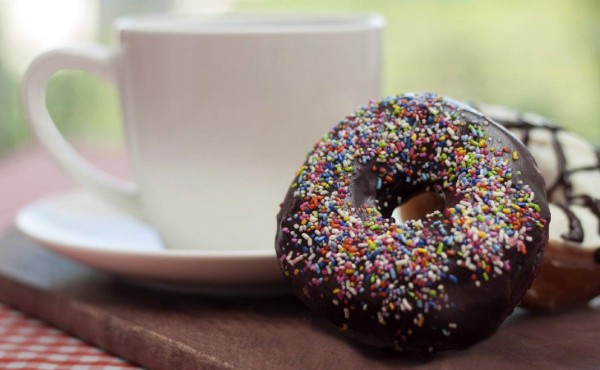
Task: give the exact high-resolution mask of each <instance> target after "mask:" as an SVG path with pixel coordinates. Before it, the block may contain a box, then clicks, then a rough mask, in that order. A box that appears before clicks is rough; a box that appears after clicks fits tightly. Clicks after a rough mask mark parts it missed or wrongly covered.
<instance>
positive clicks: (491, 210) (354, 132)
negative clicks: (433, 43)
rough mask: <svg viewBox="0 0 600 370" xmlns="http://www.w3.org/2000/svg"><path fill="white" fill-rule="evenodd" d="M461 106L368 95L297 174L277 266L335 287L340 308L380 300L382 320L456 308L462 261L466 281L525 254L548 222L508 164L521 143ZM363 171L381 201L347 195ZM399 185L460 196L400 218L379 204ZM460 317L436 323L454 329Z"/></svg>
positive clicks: (419, 97) (488, 275) (420, 317)
mask: <svg viewBox="0 0 600 370" xmlns="http://www.w3.org/2000/svg"><path fill="white" fill-rule="evenodd" d="M468 109H469V108H466V107H465V106H462V105H459V104H458V103H454V102H452V101H450V100H448V99H444V98H442V97H439V96H436V95H432V94H411V95H400V96H394V97H389V98H386V99H384V100H382V101H379V102H375V101H373V102H370V103H369V104H368V105H367V106H363V107H361V108H360V109H358V110H357V111H356V112H355V113H354V114H353V115H350V116H348V117H346V118H345V119H344V120H342V121H341V122H340V123H339V125H337V126H336V127H335V128H334V129H333V130H332V131H331V132H329V133H328V134H327V135H326V136H325V137H324V138H323V140H322V141H320V142H319V143H317V144H316V145H315V147H314V148H313V150H312V151H311V152H310V153H309V154H308V158H307V161H306V163H305V165H303V166H302V167H301V168H300V169H299V171H298V172H297V174H296V179H295V181H294V182H293V184H292V189H293V196H294V199H296V200H297V201H299V202H300V206H299V209H294V213H293V214H291V215H286V216H285V217H286V218H285V220H284V222H283V223H282V229H281V230H280V231H281V233H282V234H283V235H284V238H285V240H286V241H287V242H286V244H285V245H283V246H282V247H281V248H282V251H283V253H282V254H281V259H280V263H281V266H282V269H283V271H284V273H285V274H286V275H288V276H292V275H296V276H297V275H301V276H304V277H306V278H307V281H308V285H309V286H315V287H319V286H323V285H325V286H327V287H332V288H331V292H330V293H331V297H332V298H331V299H332V303H333V304H334V305H337V306H340V307H343V312H344V316H345V318H346V319H348V318H350V317H351V315H352V314H353V311H354V310H361V309H362V310H364V311H367V309H369V307H368V306H369V305H371V304H374V302H378V303H377V304H378V307H377V314H376V318H375V319H376V320H377V321H378V322H379V324H381V325H386V324H387V323H389V321H390V320H394V319H396V320H398V319H399V318H400V317H401V316H402V315H403V314H404V313H407V312H411V314H412V315H414V321H413V324H414V326H415V327H421V326H423V325H425V324H426V322H425V320H426V314H427V313H428V312H430V311H433V310H443V309H451V308H452V304H451V303H450V300H449V297H448V294H447V293H446V290H447V289H446V287H447V286H448V285H449V284H458V283H459V278H458V277H457V276H456V274H453V273H452V272H453V271H455V270H456V269H459V270H461V271H462V269H466V271H468V275H467V276H470V280H469V281H468V282H467V283H468V284H475V285H476V286H480V285H481V284H485V282H486V281H489V280H490V279H494V278H496V277H497V276H500V275H502V274H503V273H506V272H507V271H509V270H510V269H511V265H510V263H509V261H508V260H507V259H505V258H503V256H504V255H505V252H506V250H508V249H513V248H516V250H517V251H518V252H520V253H522V254H526V253H527V246H526V245H527V242H529V241H531V237H530V236H528V233H529V231H531V230H532V228H544V221H543V220H542V219H541V218H540V214H539V211H540V208H539V206H538V204H537V203H536V202H535V200H534V194H533V192H532V191H531V190H530V188H529V187H528V186H527V185H524V184H523V183H522V182H521V181H520V180H517V179H516V177H517V176H515V174H513V171H512V169H511V163H512V162H514V161H518V160H519V156H518V154H517V152H513V151H511V150H510V149H509V148H507V147H496V146H495V144H496V142H495V140H494V139H492V138H491V137H488V135H487V132H486V130H484V129H483V127H484V126H485V125H487V124H488V123H487V121H486V120H484V119H481V118H480V119H474V118H469V119H468V118H465V117H466V116H465V115H466V114H470V115H471V117H479V116H478V115H477V114H476V113H474V112H470V111H468ZM361 171H362V172H364V171H369V173H371V174H373V175H372V177H373V178H376V181H375V182H373V183H374V186H375V187H376V189H372V190H373V194H376V196H375V197H374V199H376V200H374V201H367V202H366V203H367V204H353V200H354V199H355V198H356V197H355V196H356V194H352V192H353V191H358V190H356V189H357V188H356V187H353V186H351V184H352V182H353V179H355V178H356V177H357V176H358V174H359V173H361ZM513 176H515V178H514V179H513ZM403 187H412V188H415V187H421V188H422V189H423V190H425V191H433V192H436V193H438V194H439V195H440V196H441V197H442V198H445V197H448V196H449V195H451V196H452V197H453V198H455V199H458V201H457V202H454V203H456V204H453V205H452V206H450V207H448V208H446V209H444V210H443V211H435V212H433V213H431V214H429V215H427V216H426V217H425V218H424V219H423V220H407V221H403V222H401V223H396V222H395V220H393V219H392V218H390V217H389V215H387V217H385V216H384V215H383V214H382V211H381V207H380V206H379V205H380V204H382V203H381V202H386V203H387V202H388V201H389V202H392V203H393V204H396V203H397V200H395V199H388V198H390V197H391V194H398V193H400V194H402V191H400V192H398V189H400V190H402V188H403ZM363 198H365V197H363ZM367 198H368V197H367ZM369 199H370V198H369ZM399 201H400V202H401V200H399ZM394 202H396V203H394ZM386 206H387V204H386ZM463 276H464V274H463ZM461 283H462V282H461ZM361 297H363V298H365V299H362V298H361ZM367 298H368V299H367ZM357 303H358V304H357ZM456 326H457V324H456V323H449V326H448V327H447V328H440V330H442V331H443V333H444V334H445V335H450V333H451V331H452V330H454V329H456ZM411 332H412V329H410V330H408V329H407V331H406V332H405V333H404V334H406V335H410V333H411Z"/></svg>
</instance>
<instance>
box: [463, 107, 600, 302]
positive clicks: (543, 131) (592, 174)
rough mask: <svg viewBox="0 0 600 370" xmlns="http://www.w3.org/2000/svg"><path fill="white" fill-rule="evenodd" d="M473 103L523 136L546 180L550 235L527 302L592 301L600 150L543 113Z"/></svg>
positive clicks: (598, 273)
mask: <svg viewBox="0 0 600 370" xmlns="http://www.w3.org/2000/svg"><path fill="white" fill-rule="evenodd" d="M470 105H472V106H475V107H476V109H478V110H481V111H482V112H484V114H486V115H487V116H488V117H490V118H491V119H493V120H494V121H496V122H498V123H500V124H501V125H502V126H504V127H505V128H507V129H509V130H510V131H511V132H512V133H514V134H515V136H517V137H518V138H520V139H521V141H522V142H523V144H525V145H526V146H527V147H528V148H529V150H530V152H531V154H532V155H533V157H534V158H535V160H536V161H537V163H538V165H539V167H540V172H541V173H542V176H543V177H544V178H545V180H546V185H547V187H546V193H547V197H548V200H549V201H550V212H551V213H552V217H553V222H552V225H551V226H550V240H549V242H548V247H547V248H546V251H545V257H544V263H543V264H542V269H541V271H540V274H539V276H538V278H537V279H536V281H535V282H534V284H533V286H532V287H531V289H530V290H528V291H527V294H526V295H525V298H524V300H523V305H524V306H526V307H528V308H531V309H533V310H536V311H553V310H558V309H564V308H567V307H569V306H573V305H577V304H585V303H587V302H588V301H589V300H590V299H592V298H594V297H595V296H597V295H599V294H600V187H599V185H598V184H599V183H600V150H599V149H598V148H596V147H594V146H593V145H592V144H591V143H589V142H588V141H587V140H585V139H584V138H582V137H579V136H578V135H576V134H574V133H572V132H569V131H567V130H565V129H563V128H561V127H560V126H557V125H555V124H554V123H552V122H550V121H549V120H548V119H546V118H544V117H542V116H540V115H537V114H534V113H520V112H517V111H515V110H511V109H509V108H505V107H501V106H496V105H490V104H484V103H471V104H470Z"/></svg>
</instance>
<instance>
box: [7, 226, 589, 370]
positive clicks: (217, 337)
mask: <svg viewBox="0 0 600 370" xmlns="http://www.w3.org/2000/svg"><path fill="white" fill-rule="evenodd" d="M0 301H3V302H5V303H7V304H9V305H12V306H14V307H16V308H18V309H20V310H22V311H25V312H27V313H29V314H31V315H33V316H35V317H38V318H40V319H42V320H45V321H47V322H48V323H50V324H51V325H54V326H56V327H58V328H60V329H62V330H64V331H66V332H67V333H70V334H72V335H74V336H77V337H80V338H82V339H84V340H86V341H88V342H90V343H92V344H94V345H97V346H99V347H102V348H104V349H106V350H108V351H109V352H112V353H115V354H117V355H119V356H122V357H124V358H126V359H129V360H131V361H133V362H135V363H137V364H139V365H141V366H143V367H146V368H148V369H164V370H172V369H179V370H186V369H203V368H214V369H257V370H266V369H388V368H389V369H405V368H411V369H412V368H427V369H449V368H457V369H471V368H472V369H483V368H485V369H506V368H510V369H521V368H523V369H531V368H532V367H533V368H542V369H544V368H548V369H557V368H565V369H578V368H580V369H597V368H599V367H600V309H594V308H590V307H582V308H580V309H577V310H573V311H569V312H564V313H561V314H555V315H548V316H535V315H530V314H529V313H527V312H525V311H518V312H517V313H516V314H514V315H513V316H512V317H511V318H510V319H509V320H508V321H507V322H506V323H505V324H504V326H503V327H502V328H501V329H500V330H499V331H498V333H497V334H496V335H494V336H493V337H491V338H490V339H488V340H486V341H484V342H482V343H480V344H477V345H475V346H474V347H472V348H471V349H469V350H466V351H462V352H449V353H442V354H438V355H431V356H429V355H428V356H415V355H407V354H402V353H394V352H390V351H383V350H376V349H369V348H366V347H363V346H361V345H358V344H355V343H353V342H351V341H350V340H347V339H346V338H345V337H344V336H342V335H340V334H339V333H338V332H337V330H336V329H335V328H332V327H330V326H329V325H328V324H327V323H326V322H324V321H321V320H320V319H318V318H315V317H313V316H312V315H311V313H310V312H309V311H308V310H307V309H306V308H305V307H304V306H303V305H302V304H301V303H300V302H299V301H298V300H296V299H295V298H294V297H293V296H291V295H286V294H273V295H264V294H263V295H246V296H243V295H239V294H238V295H226V294H219V295H216V294H214V293H213V294H207V293H205V294H193V295H192V294H184V293H175V292H167V291H161V290H157V289H150V288H144V287H141V286H139V285H135V284H131V283H128V282H127V281H125V280H123V279H118V278H115V277H113V276H110V275H107V274H105V273H102V272H99V271H94V270H92V269H89V268H87V267H85V266H82V265H80V264H78V263H76V262H72V261H69V260H67V259H65V258H63V257H61V256H59V255H57V254H55V253H53V252H50V251H48V250H46V249H44V248H42V247H40V246H39V245H37V244H36V243H34V242H32V241H30V240H29V239H27V238H26V237H24V236H22V235H21V234H19V233H18V232H16V231H11V232H10V233H8V234H7V235H6V236H5V237H4V238H3V239H1V240H0Z"/></svg>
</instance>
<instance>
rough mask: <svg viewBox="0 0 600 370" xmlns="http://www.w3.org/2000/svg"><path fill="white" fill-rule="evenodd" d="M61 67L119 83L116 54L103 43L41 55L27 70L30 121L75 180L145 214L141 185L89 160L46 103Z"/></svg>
mask: <svg viewBox="0 0 600 370" xmlns="http://www.w3.org/2000/svg"><path fill="white" fill-rule="evenodd" d="M61 70H82V71H86V72H90V73H93V74H96V75H97V76H99V77H100V78H102V79H103V80H105V81H106V82H109V83H110V84H112V85H113V86H115V87H116V86H117V85H118V78H117V62H116V54H115V53H114V52H113V51H111V50H109V49H106V48H104V47H101V46H96V45H94V46H88V47H82V48H64V49H56V50H52V51H49V52H46V53H44V54H41V55H39V56H38V57H37V58H35V60H34V61H33V62H32V63H31V65H30V66H29V68H28V69H27V71H26V73H25V77H24V80H23V85H22V92H23V96H22V99H23V106H24V109H25V115H26V117H27V121H28V122H29V125H30V126H31V128H32V130H33V132H34V134H35V135H36V137H37V138H38V140H39V141H40V142H41V143H42V144H43V145H44V146H45V147H46V149H47V150H48V151H49V152H50V154H51V155H52V156H53V157H54V159H55V160H56V161H57V162H58V163H59V165H61V166H62V168H63V169H64V170H65V171H66V172H67V173H68V174H69V175H71V176H72V177H73V178H74V179H75V181H77V182H78V183H79V184H80V185H82V186H84V187H85V188H88V189H90V190H91V191H92V192H94V193H96V194H97V195H99V196H100V197H101V198H102V199H104V200H105V201H107V202H109V203H111V204H113V205H114V206H116V207H118V208H120V209H122V210H124V211H126V212H128V213H130V214H133V215H134V216H137V217H141V212H140V206H139V200H138V199H139V197H138V190H137V186H136V185H135V184H133V183H130V182H127V181H123V180H120V179H117V178H115V177H113V176H110V175H108V174H106V173H105V172H103V171H102V170H100V169H99V168H97V167H95V166H93V165H92V164H91V163H90V162H88V161H87V160H85V159H84V158H83V157H82V156H81V155H80V154H79V153H77V151H76V150H75V149H74V148H73V147H72V146H71V145H70V144H69V143H68V142H67V141H66V140H65V138H64V137H63V136H62V135H61V133H60V132H59V131H58V129H57V128H56V125H55V124H54V122H53V121H52V118H51V117H50V114H49V113H48V109H47V107H46V86H47V83H48V80H49V79H50V77H52V76H53V75H54V74H55V73H56V72H58V71H61Z"/></svg>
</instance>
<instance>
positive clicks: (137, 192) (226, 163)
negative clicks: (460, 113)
mask: <svg viewBox="0 0 600 370" xmlns="http://www.w3.org/2000/svg"><path fill="white" fill-rule="evenodd" d="M383 23H384V22H383V19H382V18H381V17H380V16H377V15H368V14H366V15H365V14H363V15H360V14H358V15H357V14H355V15H331V16H318V15H304V16H297V15H258V14H252V13H250V14H243V13H242V14H236V13H233V14H227V15H217V16H206V17H199V18H177V17H157V18H138V19H135V18H133V19H122V20H119V21H118V22H117V23H116V29H117V35H118V39H119V41H120V46H119V47H118V48H116V49H114V50H111V49H107V48H105V47H102V46H91V47H84V48H75V49H59V50H54V51H50V52H47V53H45V54H42V55H40V56H39V57H38V58H37V59H35V60H34V61H33V63H32V64H31V66H30V67H29V70H28V71H27V73H26V76H25V80H24V83H23V94H24V96H23V100H24V106H25V110H26V114H27V117H28V121H29V123H30V124H31V127H32V128H33V131H34V132H35V134H36V135H37V137H38V139H39V140H40V141H41V142H42V143H43V144H44V145H45V146H46V147H47V149H48V150H49V151H50V153H51V154H52V155H53V156H54V157H55V158H56V159H57V160H58V162H59V163H60V164H61V165H62V167H63V168H64V169H65V170H66V171H67V172H68V173H69V174H70V175H72V176H73V177H74V178H75V179H76V180H77V181H78V182H79V183H81V184H82V185H83V186H85V187H87V188H89V189H91V190H92V191H94V192H95V193H97V194H99V195H100V196H101V197H103V198H104V199H105V200H106V201H108V202H110V203H112V204H114V205H116V206H117V207H120V208H121V209H123V210H125V211H127V212H130V213H132V214H134V215H136V216H138V217H140V218H142V219H143V220H145V221H147V222H148V223H150V224H151V225H153V226H154V227H155V228H156V229H157V230H158V232H159V234H160V235H161V237H162V238H163V240H164V242H165V245H166V246H167V247H168V248H177V249H215V248H219V249H232V250H243V249H256V248H260V249H264V248H270V247H271V246H272V244H273V240H274V235H275V216H276V214H277V212H278V208H279V203H280V202H281V201H282V200H283V197H284V195H285V193H286V191H287V188H288V186H289V185H290V183H291V181H292V178H293V176H294V173H295V171H296V170H297V168H299V166H300V165H301V164H302V162H303V161H304V157H305V154H306V152H307V151H308V150H309V149H310V148H311V146H312V145H313V144H314V143H315V142H316V141H317V140H318V139H319V138H321V137H322V136H323V134H324V133H325V132H326V131H328V130H329V129H330V128H331V127H332V126H333V125H335V124H336V123H337V122H338V121H339V120H340V119H341V118H343V117H344V115H345V114H348V113H350V112H352V111H353V110H354V109H355V108H356V107H357V106H358V105H360V104H364V103H366V102H367V101H368V100H369V99H370V98H375V97H377V96H378V95H379V67H380V31H381V28H382V27H383ZM65 69H75V70H83V71H87V72H90V73H93V74H96V75H98V76H100V77H101V78H103V79H105V80H107V81H109V82H112V83H113V84H114V85H115V86H116V87H117V88H118V90H119V92H120V96H121V106H122V107H123V116H124V124H125V134H126V135H125V136H126V143H127V146H128V149H129V153H130V156H131V161H132V165H133V170H134V179H135V184H129V183H123V182H122V181H119V180H117V179H114V178H112V177H110V176H108V175H107V174H105V173H103V172H101V171H99V170H98V169H96V168H94V167H93V166H92V165H90V164H89V163H87V162H86V161H85V160H84V159H83V158H82V157H81V156H80V155H78V154H77V153H76V152H75V150H73V148H72V147H70V146H69V145H68V144H67V142H66V141H65V139H64V138H63V137H62V136H61V134H60V133H59V131H58V130H57V129H56V127H55V125H54V123H53V122H52V120H51V118H50V116H49V114H48V111H47V109H46V103H45V89H46V83H47V81H48V79H49V78H50V77H51V76H52V75H53V74H54V73H56V72H57V71H60V70H65Z"/></svg>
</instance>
